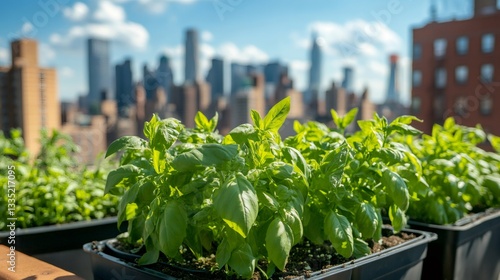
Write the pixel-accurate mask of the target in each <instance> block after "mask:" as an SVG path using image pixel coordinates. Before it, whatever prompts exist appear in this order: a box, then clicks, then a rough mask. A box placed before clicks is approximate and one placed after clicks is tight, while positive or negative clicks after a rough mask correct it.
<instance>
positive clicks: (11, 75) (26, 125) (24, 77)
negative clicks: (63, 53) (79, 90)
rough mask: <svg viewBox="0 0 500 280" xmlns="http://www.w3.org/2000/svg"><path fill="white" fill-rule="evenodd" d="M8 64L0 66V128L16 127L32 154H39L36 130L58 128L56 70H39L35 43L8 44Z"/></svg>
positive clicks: (8, 129) (27, 41)
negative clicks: (9, 64)
mask: <svg viewBox="0 0 500 280" xmlns="http://www.w3.org/2000/svg"><path fill="white" fill-rule="evenodd" d="M11 51H12V52H11V53H12V60H11V63H12V65H11V66H10V68H4V67H0V128H1V129H2V130H3V132H4V133H5V134H7V133H8V132H9V131H10V129H12V128H20V129H22V132H23V138H24V142H25V143H26V147H27V148H28V149H29V150H30V152H31V153H32V155H36V154H38V152H39V151H40V143H39V138H40V130H41V129H42V128H46V129H48V130H51V129H57V128H59V127H60V125H61V113H60V105H59V100H58V93H57V78H56V70H55V69H52V68H40V67H39V65H38V46H37V42H36V41H35V40H31V39H21V40H17V41H13V42H12V43H11Z"/></svg>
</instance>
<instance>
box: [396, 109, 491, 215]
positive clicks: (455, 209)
mask: <svg viewBox="0 0 500 280" xmlns="http://www.w3.org/2000/svg"><path fill="white" fill-rule="evenodd" d="M486 138H487V136H486V133H485V132H484V131H483V130H482V128H481V127H465V126H461V125H458V124H456V123H455V121H454V120H453V119H452V118H448V119H447V120H446V121H445V123H444V125H442V126H441V125H437V124H436V125H434V127H433V130H432V134H431V135H424V136H423V137H421V138H417V137H408V138H407V139H402V140H403V141H404V142H405V143H406V146H407V147H408V148H409V149H410V150H411V152H412V153H414V154H415V155H416V157H418V158H419V159H420V160H421V162H422V170H423V178H422V179H423V180H425V182H426V185H427V186H428V190H426V191H423V188H422V186H421V182H423V180H421V181H413V182H412V184H411V185H410V189H414V190H415V195H414V196H415V198H416V199H415V201H413V202H412V203H411V204H410V207H409V210H408V214H409V216H410V217H411V218H413V219H416V220H420V221H425V222H429V223H435V224H452V223H454V222H456V221H457V220H458V219H460V218H462V217H464V216H466V215H467V214H469V213H470V212H472V211H475V212H477V211H482V210H485V209H486V208H490V207H499V206H500V192H498V190H499V186H500V185H499V183H500V181H499V178H500V155H499V154H497V153H492V152H487V151H485V150H483V149H481V148H479V147H477V145H478V144H481V143H483V142H484V141H485V140H486ZM497 138H498V137H496V136H493V135H490V136H489V140H490V142H491V143H492V145H493V147H495V145H496V139H497Z"/></svg>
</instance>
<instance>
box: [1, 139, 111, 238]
mask: <svg viewBox="0 0 500 280" xmlns="http://www.w3.org/2000/svg"><path fill="white" fill-rule="evenodd" d="M40 143H41V150H40V153H39V155H38V156H36V157H34V158H31V159H30V155H29V153H28V151H27V149H26V147H25V145H24V141H23V139H22V134H21V131H20V130H12V131H11V132H10V137H9V138H7V137H5V136H4V135H3V134H0V169H1V170H5V172H7V170H8V169H12V170H13V172H12V177H11V178H12V179H14V180H10V181H11V182H13V185H15V191H16V193H15V199H16V201H15V212H14V213H13V214H14V216H15V217H17V222H16V225H17V227H19V228H28V227H36V226H43V225H52V224H62V223H69V222H73V221H82V220H91V219H100V218H103V217H107V216H115V215H116V214H117V205H118V199H117V198H116V197H113V196H108V195H107V196H104V187H105V182H106V176H107V174H108V172H109V170H111V168H112V166H111V165H110V163H108V162H96V165H95V166H93V167H86V166H81V165H79V164H78V162H76V161H75V159H74V153H75V152H76V151H77V150H78V147H77V146H76V145H75V144H74V143H73V142H72V141H71V139H70V138H69V136H67V135H64V134H61V133H60V132H58V131H55V130H54V131H52V132H51V133H50V134H49V133H48V132H47V131H42V133H41V140H40ZM9 167H11V168H9ZM5 175H7V174H5ZM8 181H9V178H8V176H3V175H2V176H0V186H1V188H2V194H1V195H0V231H1V230H5V229H6V228H5V226H6V224H5V223H6V222H7V218H8V217H10V213H9V212H8V209H9V208H10V207H8V204H10V202H9V198H12V197H8V194H11V193H10V192H9V193H8V192H7V187H8V184H9V183H8ZM11 185H12V183H11Z"/></svg>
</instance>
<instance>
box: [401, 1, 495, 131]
mask: <svg viewBox="0 0 500 280" xmlns="http://www.w3.org/2000/svg"><path fill="white" fill-rule="evenodd" d="M499 26H500V11H499V10H498V9H497V6H496V1H495V0H476V1H474V14H473V16H472V17H471V18H468V19H464V20H453V21H446V22H435V21H431V22H429V23H427V24H426V25H425V26H423V27H419V28H414V29H413V64H412V105H411V109H412V114H414V115H416V116H417V117H419V118H421V119H423V120H424V122H423V123H416V124H415V126H417V127H418V128H420V129H422V130H423V131H424V132H427V133H430V132H431V130H432V126H433V124H434V123H442V122H443V121H444V120H445V119H446V118H448V117H454V118H455V121H456V122H457V123H459V124H462V125H466V126H475V125H476V124H481V125H482V127H483V128H484V129H485V130H486V131H488V132H490V133H493V134H497V135H500V126H499V125H498V120H500V94H499V93H500V88H499V85H500V60H499V59H498V57H500V44H499V42H500V33H499V29H498V27H499Z"/></svg>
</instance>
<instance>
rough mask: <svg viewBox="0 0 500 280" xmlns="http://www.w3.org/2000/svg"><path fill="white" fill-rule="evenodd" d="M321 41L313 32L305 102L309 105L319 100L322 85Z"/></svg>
mask: <svg viewBox="0 0 500 280" xmlns="http://www.w3.org/2000/svg"><path fill="white" fill-rule="evenodd" d="M321 56H322V55H321V41H320V38H319V37H318V35H317V34H316V33H313V34H312V47H311V53H310V57H309V61H310V62H311V67H310V68H309V85H308V87H307V90H306V92H305V94H304V102H305V103H306V104H307V105H309V104H311V103H312V102H313V101H314V100H317V98H318V94H319V91H320V87H321V59H322V58H321Z"/></svg>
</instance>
